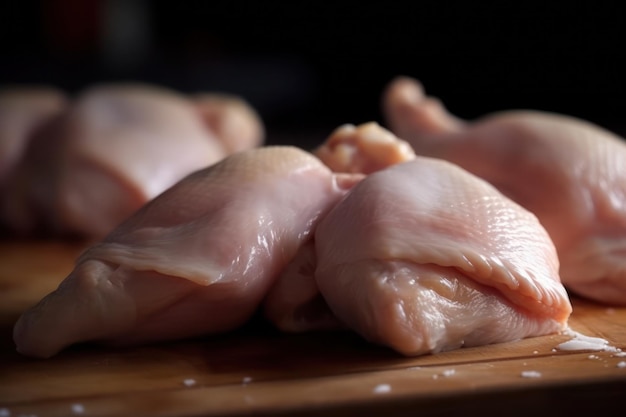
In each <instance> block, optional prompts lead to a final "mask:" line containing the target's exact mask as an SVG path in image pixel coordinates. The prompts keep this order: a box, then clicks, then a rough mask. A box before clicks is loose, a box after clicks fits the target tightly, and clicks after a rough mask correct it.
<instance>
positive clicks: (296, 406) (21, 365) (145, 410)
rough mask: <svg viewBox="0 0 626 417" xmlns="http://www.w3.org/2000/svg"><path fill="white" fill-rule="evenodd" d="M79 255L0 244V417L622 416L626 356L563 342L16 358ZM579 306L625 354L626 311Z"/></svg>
mask: <svg viewBox="0 0 626 417" xmlns="http://www.w3.org/2000/svg"><path fill="white" fill-rule="evenodd" d="M82 249H83V245H80V244H69V243H62V242H53V241H52V242H46V241H37V242H6V241H5V242H0V416H37V417H44V416H73V415H89V416H233V415H251V414H253V415H268V416H275V415H295V416H306V415H337V416H351V415H355V416H357V415H358V416H362V415H383V416H395V415H407V416H409V415H411V416H413V415H415V416H430V415H437V416H442V415H463V416H468V415H480V416H488V415H494V416H496V415H497V416H504V415H506V416H517V415H519V416H521V415H526V416H527V415H529V414H531V415H535V416H536V415H548V414H549V415H552V416H554V415H555V414H554V411H553V410H555V409H557V410H558V413H557V414H556V415H568V416H575V415H589V414H592V415H600V414H598V413H601V415H602V416H607V415H622V414H623V412H620V411H619V408H618V407H619V404H620V403H621V402H623V399H624V398H625V396H626V356H623V355H622V354H621V353H620V352H615V351H561V350H557V349H556V347H557V345H559V344H560V343H561V342H564V341H566V340H568V339H569V338H570V336H567V335H560V334H559V335H550V336H543V337H537V338H531V339H525V340H520V341H516V342H511V343H503V344H497V345H490V346H483V347H478V348H462V349H458V350H455V351H451V352H445V353H440V354H436V355H425V356H421V357H416V358H405V357H401V356H399V355H398V354H395V353H394V352H392V351H390V350H388V349H385V348H383V347H379V346H374V345H372V344H369V343H367V342H365V341H363V340H362V339H360V338H359V337H358V336H356V335H355V334H351V333H343V332H341V333H340V332H337V333H311V334H303V335H285V334H280V333H279V332H277V331H275V330H273V329H272V328H270V327H269V326H268V325H266V324H264V323H263V322H262V321H260V320H253V321H252V322H251V323H250V324H249V325H248V326H245V327H244V328H242V329H240V330H238V331H236V332H232V333H229V334H224V335H217V336H210V337H205V338H200V339H194V340H186V341H180V342H172V343H163V344H155V345H150V346H141V347H134V348H112V347H106V346H98V345H81V346H75V347H73V348H70V349H68V350H66V351H64V352H62V353H61V354H59V355H57V356H55V357H53V358H51V359H45V360H40V359H39V360H36V359H30V358H26V357H23V356H21V355H19V354H18V353H16V352H15V349H14V345H13V341H12V336H11V332H12V326H13V323H14V322H15V320H16V319H17V318H18V317H19V314H20V313H21V312H22V311H24V310H25V309H26V308H28V307H29V306H31V305H32V304H34V303H35V302H37V301H38V300H39V299H40V298H41V297H43V296H44V295H46V294H47V293H48V292H50V291H51V290H53V289H54V288H55V287H56V286H57V285H58V283H59V282H60V281H61V280H62V279H63V278H65V276H66V275H67V274H68V273H69V272H70V271H71V269H72V266H73V261H74V259H75V258H76V256H77V255H78V254H79V253H80V252H81V250H82ZM573 304H574V314H573V316H572V318H571V321H570V327H571V328H572V330H574V331H577V332H580V333H582V334H584V335H586V336H595V337H601V338H604V339H606V340H607V341H608V342H609V344H610V346H612V347H614V348H617V349H624V350H626V308H617V307H611V306H605V305H599V304H594V303H591V302H588V301H585V300H581V299H577V298H573ZM616 408H617V410H616Z"/></svg>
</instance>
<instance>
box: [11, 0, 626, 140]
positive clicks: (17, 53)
mask: <svg viewBox="0 0 626 417" xmlns="http://www.w3.org/2000/svg"><path fill="white" fill-rule="evenodd" d="M613 3H614V5H603V4H602V3H599V2H586V3H585V2H574V1H572V2H569V5H568V6H567V7H565V6H564V4H566V3H561V2H553V3H550V2H547V1H546V2H543V3H539V4H532V3H529V2H503V1H480V2H470V1H467V2H458V3H451V2H444V1H413V2H392V1H386V2H381V1H378V2H367V3H366V2H356V1H333V2H319V1H281V2H277V1H256V2H252V1H251V2H244V1H238V0H231V1H184V0H179V1H163V0H162V1H142V0H126V1H124V0H93V1H90V0H49V1H21V2H20V1H5V2H2V3H1V4H2V5H1V6H0V47H1V50H2V52H1V54H0V84H14V83H31V84H32V83H47V84H53V85H56V86H59V87H61V88H63V89H65V90H67V91H68V92H70V93H74V92H76V91H79V90H80V89H81V88H84V87H85V86H87V85H89V84H93V83H96V82H100V81H116V80H117V81H128V80H136V81H144V82H152V83H158V84H162V85H166V86H170V87H173V88H176V89H179V90H181V91H183V92H192V91H222V92H229V93H234V94H239V95H241V96H243V97H244V98H246V99H247V100H248V101H249V102H250V103H251V104H252V105H253V106H255V107H256V108H257V110H258V111H259V113H260V114H261V116H262V117H263V119H264V121H265V123H266V126H267V130H268V143H274V142H297V141H298V140H304V139H302V138H304V137H306V136H307V135H309V138H310V135H311V134H319V135H322V136H323V135H325V134H327V133H328V132H329V131H330V130H331V129H333V128H334V127H336V126H338V125H340V124H343V123H355V124H356V123H361V122H366V121H370V120H377V121H379V122H381V123H383V120H382V118H381V117H382V116H381V113H380V108H379V100H380V94H381V91H382V89H383V88H384V86H385V85H386V84H387V83H388V82H389V81H390V80H391V79H392V78H393V77H394V76H396V75H399V74H406V75H411V76H414V77H416V78H418V79H419V80H421V81H422V83H423V84H424V85H425V87H426V89H427V91H428V92H429V93H430V94H433V95H436V96H438V97H440V98H441V99H442V100H443V101H444V102H445V103H446V106H447V107H448V108H449V109H450V110H451V111H452V112H454V113H456V114H457V115H459V116H461V117H463V118H468V119H472V118H476V117H479V116H481V115H483V114H485V113H489V112H492V111H497V110H504V109H511V108H532V109H537V110H545V111H553V112H558V113H564V114H569V115H572V116H576V117H581V118H584V119H587V120H590V121H593V122H595V123H598V124H600V125H603V126H604V127H606V128H608V129H611V130H614V131H616V132H618V133H620V134H622V135H623V134H624V133H626V132H625V130H626V129H625V128H626V122H625V120H626V118H625V117H624V106H623V103H624V101H623V97H624V95H625V93H626V88H625V82H624V76H625V74H626V65H625V64H624V62H623V61H624V52H625V51H626V48H625V47H626V42H625V38H626V33H625V29H624V23H625V19H624V17H625V16H624V13H623V12H622V7H621V6H619V2H613ZM608 4H610V3H608ZM316 139H317V137H316ZM316 139H315V140H316Z"/></svg>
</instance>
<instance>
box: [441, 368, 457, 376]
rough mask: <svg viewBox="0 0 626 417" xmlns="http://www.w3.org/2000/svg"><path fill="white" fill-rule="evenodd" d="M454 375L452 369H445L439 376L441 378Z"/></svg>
mask: <svg viewBox="0 0 626 417" xmlns="http://www.w3.org/2000/svg"><path fill="white" fill-rule="evenodd" d="M455 373H456V371H455V370H454V369H446V370H445V371H443V372H442V373H441V374H442V375H443V376H452V375H454V374H455Z"/></svg>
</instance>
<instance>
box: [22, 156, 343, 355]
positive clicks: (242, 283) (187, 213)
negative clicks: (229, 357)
mask: <svg viewBox="0 0 626 417" xmlns="http://www.w3.org/2000/svg"><path fill="white" fill-rule="evenodd" d="M344 185H345V184H344V181H343V177H342V176H341V175H340V176H337V175H335V174H333V173H332V172H331V171H330V170H329V169H328V168H327V167H326V166H324V165H323V164H322V163H321V162H320V161H319V160H318V159H317V158H315V157H314V156H313V155H311V154H310V153H308V152H305V151H302V150H299V149H297V148H293V147H269V146H268V147H262V148H259V149H255V150H249V151H243V152H239V153H236V154H233V155H231V156H229V157H227V158H226V159H225V160H223V161H221V162H219V163H217V164H215V165H213V166H212V167H209V168H207V169H204V170H201V171H197V172H195V173H193V174H191V175H190V176H188V177H186V178H185V179H183V180H182V181H180V182H179V183H177V184H176V185H174V186H173V187H171V188H170V189H168V190H167V191H165V192H164V193H162V194H161V195H159V196H158V197H156V198H155V199H154V200H152V201H151V202H149V203H148V204H146V205H145V206H144V207H142V208H141V209H140V210H139V211H138V212H137V213H136V214H134V215H133V216H132V217H130V218H129V219H128V220H127V221H125V222H124V223H123V224H122V225H120V226H119V227H118V228H116V229H115V230H114V231H113V232H112V233H111V234H109V235H108V236H107V238H106V239H104V240H103V241H102V242H101V243H99V244H96V245H94V246H93V247H91V248H90V249H88V250H87V251H86V252H85V253H84V254H83V255H82V256H81V257H80V258H79V259H78V261H77V263H76V267H75V269H74V270H73V271H72V273H71V274H70V275H69V276H68V277H67V278H66V279H65V280H64V281H63V282H62V283H61V284H60V286H59V287H58V289H57V290H56V291H54V292H52V293H51V294H49V295H48V296H46V297H45V298H44V299H43V300H42V301H41V302H40V303H39V304H38V305H36V306H35V307H33V308H32V309H30V310H29V311H27V312H25V313H24V314H23V315H22V316H21V317H20V319H19V321H18V322H17V324H16V326H15V328H14V340H15V343H16V345H17V349H18V351H19V352H21V353H23V354H26V355H31V356H37V357H49V356H52V355H54V354H56V353H57V352H59V351H60V350H62V349H63V348H65V347H67V346H69V345H71V344H74V343H77V342H82V341H91V340H94V341H106V342H108V343H113V344H121V345H128V344H137V343H147V342H153V341H160V340H172V339H180V338H187V337H194V336H198V335H206V334H212V333H218V332H224V331H228V330H231V329H234V328H236V327H238V326H240V325H242V324H243V323H244V322H245V321H246V320H248V319H249V318H250V317H251V316H252V315H253V313H254V311H255V310H256V309H257V307H258V306H259V304H260V302H261V300H262V298H263V296H264V295H265V294H266V293H267V290H268V289H269V287H270V286H271V284H272V283H273V281H274V280H275V278H276V276H277V275H278V273H279V272H280V271H281V270H283V268H284V267H285V265H286V264H287V263H288V262H289V261H290V260H291V259H292V258H293V256H294V255H295V253H296V251H297V250H298V248H299V247H300V246H301V245H302V244H303V243H304V242H306V241H307V240H308V238H309V236H310V235H311V233H312V231H313V228H314V227H315V225H316V223H317V221H318V219H319V218H320V217H321V216H323V215H324V214H325V213H326V212H327V210H329V208H330V207H331V206H332V205H334V204H335V203H336V201H337V200H338V199H339V198H341V196H343V195H344V193H345V189H344V188H343V187H344ZM347 185H348V186H349V185H351V183H349V182H348V183H347Z"/></svg>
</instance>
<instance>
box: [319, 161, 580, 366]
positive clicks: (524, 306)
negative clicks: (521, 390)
mask: <svg viewBox="0 0 626 417" xmlns="http://www.w3.org/2000/svg"><path fill="white" fill-rule="evenodd" d="M315 244H316V255H317V269H316V272H315V277H316V280H317V283H318V285H319V289H320V291H321V293H322V295H323V296H324V298H325V299H326V301H327V303H328V305H329V306H330V308H331V310H332V311H333V312H334V313H335V314H336V315H337V317H338V318H339V319H340V320H341V321H342V322H344V323H346V325H347V326H348V327H350V328H352V329H355V330H356V331H357V332H359V333H360V334H361V335H362V336H363V337H365V338H366V339H368V340H371V341H373V342H376V343H380V344H384V345H387V346H390V347H392V348H393V349H395V350H397V351H399V352H401V353H403V354H405V355H420V354H425V353H431V352H438V351H442V350H449V349H454V348H458V347H460V346H475V345H482V344H489V343H497V342H505V341H511V340H516V339H520V338H524V337H530V336H538V335H544V334H549V333H554V332H557V331H560V330H563V329H565V328H566V326H567V320H568V317H569V315H570V313H571V305H570V302H569V298H568V296H567V293H566V291H565V289H564V287H563V286H562V284H561V283H560V281H559V276H558V267H559V262H558V259H557V255H556V251H555V249H554V246H553V244H552V242H551V240H550V238H549V237H548V235H547V233H546V231H545V230H544V228H543V227H541V225H540V224H539V222H538V221H537V219H536V217H535V216H534V215H532V214H531V213H530V212H528V211H527V210H525V209H523V208H522V207H521V206H519V205H517V204H515V203H514V202H512V201H511V200H509V199H508V198H506V197H504V196H503V195H502V194H500V193H499V192H498V191H497V190H496V189H495V188H493V187H492V186H490V185H489V184H487V183H486V182H484V181H483V180H481V179H479V178H477V177H475V176H473V175H471V174H469V173H467V172H466V171H464V170H462V169H460V168H458V167H456V166H454V165H452V164H450V163H447V162H445V161H440V160H435V159H429V158H423V157H418V158H417V159H415V160H413V161H410V162H405V163H402V164H399V165H395V166H393V167H390V168H388V169H386V170H383V171H379V172H377V173H373V174H371V175H369V176H368V177H366V178H365V179H363V180H362V181H361V182H360V183H359V184H357V185H356V186H355V187H354V188H353V189H352V190H351V191H350V192H349V193H348V194H347V195H346V197H345V198H344V199H343V200H342V201H341V202H340V203H339V204H337V205H336V206H335V207H334V208H333V209H332V210H331V211H330V213H329V214H328V215H327V216H326V217H325V218H324V219H323V220H322V221H321V222H320V224H319V225H318V227H317V229H316V232H315Z"/></svg>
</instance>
